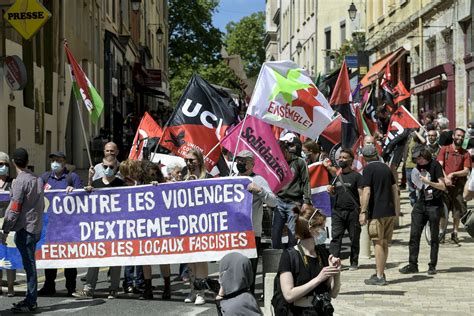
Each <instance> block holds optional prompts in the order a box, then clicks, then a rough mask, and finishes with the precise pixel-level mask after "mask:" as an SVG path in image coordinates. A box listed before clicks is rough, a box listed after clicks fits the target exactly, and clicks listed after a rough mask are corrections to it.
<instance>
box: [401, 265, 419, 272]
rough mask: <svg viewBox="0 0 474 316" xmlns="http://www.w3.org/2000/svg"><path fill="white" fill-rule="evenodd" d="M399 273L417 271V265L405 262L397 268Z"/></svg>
mask: <svg viewBox="0 0 474 316" xmlns="http://www.w3.org/2000/svg"><path fill="white" fill-rule="evenodd" d="M398 272H400V273H401V274H410V273H418V267H417V266H415V265H412V264H407V265H406V266H404V267H403V268H401V269H400V270H398Z"/></svg>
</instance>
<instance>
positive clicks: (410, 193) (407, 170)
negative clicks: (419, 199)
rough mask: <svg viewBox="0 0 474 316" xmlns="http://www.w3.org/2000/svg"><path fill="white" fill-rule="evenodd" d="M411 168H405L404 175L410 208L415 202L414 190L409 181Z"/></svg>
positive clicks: (411, 182)
mask: <svg viewBox="0 0 474 316" xmlns="http://www.w3.org/2000/svg"><path fill="white" fill-rule="evenodd" d="M412 170H413V168H405V175H406V177H407V185H408V198H409V199H410V204H411V206H413V205H415V202H416V189H415V185H414V184H413V181H411V172H412Z"/></svg>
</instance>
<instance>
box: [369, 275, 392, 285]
mask: <svg viewBox="0 0 474 316" xmlns="http://www.w3.org/2000/svg"><path fill="white" fill-rule="evenodd" d="M364 283H365V284H367V285H387V281H386V280H385V277H381V278H379V277H377V276H375V278H372V277H371V278H370V279H367V280H364Z"/></svg>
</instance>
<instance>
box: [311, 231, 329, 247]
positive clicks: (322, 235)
mask: <svg viewBox="0 0 474 316" xmlns="http://www.w3.org/2000/svg"><path fill="white" fill-rule="evenodd" d="M313 238H314V243H315V244H316V245H324V243H325V242H326V239H328V233H327V232H326V229H324V230H320V231H319V234H318V235H317V236H313Z"/></svg>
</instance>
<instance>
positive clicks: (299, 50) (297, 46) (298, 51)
mask: <svg viewBox="0 0 474 316" xmlns="http://www.w3.org/2000/svg"><path fill="white" fill-rule="evenodd" d="M302 50H303V45H301V42H300V41H298V44H296V52H297V53H298V55H299V54H300V53H301V51H302Z"/></svg>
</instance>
